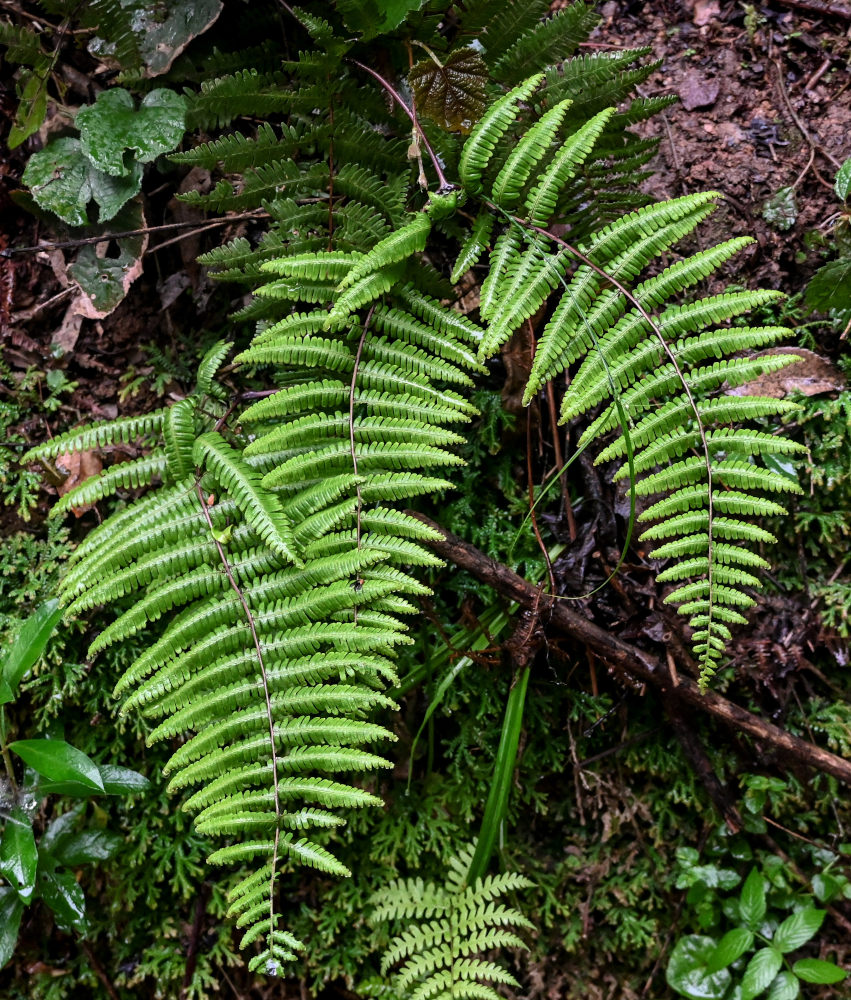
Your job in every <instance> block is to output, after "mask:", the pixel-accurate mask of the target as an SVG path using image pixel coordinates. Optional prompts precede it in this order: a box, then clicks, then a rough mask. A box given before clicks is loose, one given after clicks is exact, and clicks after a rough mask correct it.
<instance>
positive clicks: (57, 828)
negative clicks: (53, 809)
mask: <svg viewBox="0 0 851 1000" xmlns="http://www.w3.org/2000/svg"><path fill="white" fill-rule="evenodd" d="M85 808H86V807H85V804H84V803H82V802H81V803H79V804H78V805H76V806H74V808H73V809H69V810H68V812H64V813H62V815H61V816H57V817H56V819H53V820H51V821H50V824H49V825H48V827H47V829H46V830H45V831H44V833H43V835H42V837H41V840H40V841H39V844H38V851H39V854H40V856H41V860H42V862H44V859H45V857H46V856H47V855H48V854H50V853H52V851H53V848H54V846H55V845H56V844H57V843H58V842H59V841H60V840H61V839H62V838H63V837H67V836H69V835H70V834H71V833H72V832H73V830H74V825H75V823H76V822H77V820H78V819H79V818H80V815H81V814H82V812H83V810H84V809H85Z"/></svg>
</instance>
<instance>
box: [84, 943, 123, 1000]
mask: <svg viewBox="0 0 851 1000" xmlns="http://www.w3.org/2000/svg"><path fill="white" fill-rule="evenodd" d="M80 947H81V948H82V950H83V954H84V955H85V956H86V958H87V959H88V961H89V965H90V966H91V967H92V972H94V974H95V975H96V976H97V977H98V979H99V980H100V981H101V983H103V988H104V989H105V990H106V992H107V993H108V994H109V997H110V1000H121V997H120V996H119V995H118V990H117V989H116V988H115V986H113V984H112V980H111V979H110V978H109V976H108V975H107V974H106V969H104V967H103V966H102V965H101V963H100V961H99V960H98V958H97V956H96V955H95V953H94V950H93V949H92V946H91V945H90V944H89V942H88V941H81V942H80Z"/></svg>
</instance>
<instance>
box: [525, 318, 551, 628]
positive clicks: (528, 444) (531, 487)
mask: <svg viewBox="0 0 851 1000" xmlns="http://www.w3.org/2000/svg"><path fill="white" fill-rule="evenodd" d="M529 338H530V340H531V342H532V360H533V361H534V359H535V331H534V330H533V329H532V324H531V323H530V324H529ZM526 481H527V483H528V488H529V517H530V519H531V521H532V530H533V531H534V532H535V538H536V540H537V542H538V548H539V549H540V550H541V552H542V553H543V555H544V562H545V563H546V565H547V577H548V578H549V583H550V594H552V595H553V596H554V595H555V593H556V590H557V588H556V578H555V574H554V573H553V563H552V560H551V559H550V554H549V552H548V551H547V547H546V545H545V544H544V539H543V538H542V537H541V529H540V528H539V527H538V515H537V514H536V513H535V480H534V477H533V475H532V407H531V406H528V407H527V408H526ZM536 614H537V609H536Z"/></svg>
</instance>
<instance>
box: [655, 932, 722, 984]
mask: <svg viewBox="0 0 851 1000" xmlns="http://www.w3.org/2000/svg"><path fill="white" fill-rule="evenodd" d="M715 944H716V943H715V940H714V938H711V937H704V936H702V935H699V934H689V935H688V936H687V937H684V938H680V940H679V941H677V943H676V945H675V946H674V950H673V951H672V952H671V957H670V959H669V960H668V968H667V970H666V973H665V975H666V978H667V980H668V985H669V986H670V987H671V988H672V989H674V990H676V991H677V993H679V994H680V995H681V996H684V997H687V998H688V1000H723V997H724V996H725V994H726V992H727V988H728V987H729V985H730V979H731V977H730V973H729V972H728V971H727V969H721V970H719V971H718V972H713V973H709V972H707V970H706V967H707V963H708V962H709V959H710V957H711V956H712V953H713V952H714V951H715Z"/></svg>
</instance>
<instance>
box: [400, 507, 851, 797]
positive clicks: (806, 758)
mask: <svg viewBox="0 0 851 1000" xmlns="http://www.w3.org/2000/svg"><path fill="white" fill-rule="evenodd" d="M411 513H413V512H411ZM414 516H416V517H418V518H419V519H420V520H421V521H423V522H424V523H425V524H427V525H429V527H431V528H434V529H436V530H437V531H439V532H440V533H441V535H442V536H443V538H442V539H441V540H440V541H429V542H427V544H428V545H429V546H430V548H432V549H433V550H434V552H435V553H436V554H437V555H439V556H440V557H441V558H443V559H446V560H447V561H448V562H451V563H454V564H455V565H456V566H458V567H459V568H460V569H464V570H466V571H467V572H468V573H470V574H472V575H473V576H474V577H476V579H477V580H480V581H481V582H482V583H486V584H488V585H489V586H491V587H493V588H494V590H496V591H497V593H499V594H501V595H502V596H503V597H506V598H508V599H510V600H512V601H516V602H517V604H519V605H520V607H522V608H532V607H534V606H535V605H536V603H538V604H539V605H540V606H541V617H542V620H543V621H544V623H545V625H547V626H548V627H551V628H556V629H559V630H560V631H562V632H564V633H565V634H566V635H568V636H570V637H571V638H572V639H574V640H575V641H577V642H579V643H581V644H582V645H583V646H585V647H586V648H587V649H590V650H592V651H593V652H594V653H595V654H596V655H597V656H599V657H600V658H601V659H603V660H605V662H606V663H607V664H609V666H610V667H613V668H614V669H616V670H620V671H621V672H622V673H624V674H626V675H627V676H629V677H631V678H634V679H635V680H639V681H642V682H644V683H646V684H650V685H652V686H653V687H655V688H657V689H658V690H659V691H660V692H661V693H662V694H663V695H665V696H666V697H668V698H671V697H675V698H677V699H679V700H680V701H681V702H682V703H684V704H686V705H690V706H692V707H694V708H698V709H700V710H701V711H703V712H706V713H707V714H708V715H711V716H712V717H713V718H715V719H718V720H719V721H720V722H723V723H724V724H725V725H727V726H729V727H730V728H732V729H735V730H737V731H738V732H744V733H747V734H748V735H749V736H752V737H753V738H754V739H756V740H758V741H759V742H761V743H763V744H766V745H768V746H770V747H772V748H773V749H775V750H778V751H781V752H782V753H784V754H786V755H787V756H788V757H790V758H792V759H794V760H795V761H797V762H798V763H800V764H806V765H807V766H809V767H813V768H815V769H816V770H818V771H823V772H824V773H825V774H830V775H832V776H833V777H834V778H838V779H839V780H840V781H843V782H845V783H846V784H848V785H851V762H849V761H846V760H843V759H842V758H841V757H838V756H837V755H836V754H833V753H830V751H828V750H823V749H822V748H821V747H818V746H816V745H815V744H813V743H808V742H807V741H806V740H802V739H800V738H799V737H797V736H794V735H793V734H792V733H789V732H787V731H786V730H785V729H781V728H780V727H779V726H775V725H773V724H772V723H771V722H767V721H766V720H765V719H762V718H760V717H759V716H758V715H754V714H753V712H748V711H747V710H746V709H744V708H740V707H739V706H738V705H736V704H734V703H733V702H732V701H730V700H729V699H727V698H724V697H723V696H722V695H720V694H716V693H715V692H712V691H709V692H707V693H706V694H701V693H700V691H699V690H698V687H697V684H696V683H695V682H694V681H693V680H692V679H691V678H690V677H684V676H683V675H682V674H679V675H672V674H671V673H669V671H668V669H667V667H666V664H664V663H663V662H661V661H660V660H657V659H656V658H655V657H654V656H653V655H652V654H651V653H648V652H647V651H645V650H642V649H638V648H636V647H635V646H631V645H629V643H626V642H624V641H623V640H622V639H619V638H618V637H617V636H616V635H613V634H612V633H611V632H608V631H606V630H605V629H602V628H600V627H599V626H598V625H595V624H594V623H593V622H590V621H588V619H587V618H584V617H583V616H582V615H580V614H578V613H577V612H576V611H573V610H571V608H569V607H567V605H566V604H564V603H562V602H560V601H557V600H556V601H552V600H551V599H550V598H546V597H544V598H542V597H541V594H540V591H539V590H538V588H536V587H534V586H532V584H531V583H529V582H528V581H527V580H524V579H523V578H522V577H521V576H518V575H517V573H515V572H514V571H513V570H511V569H509V568H508V567H507V566H503V565H502V564H501V563H498V562H495V561H494V560H493V559H491V558H490V557H489V556H486V555H485V554H484V553H483V552H481V551H480V550H479V549H477V548H476V547H475V546H473V545H470V544H469V542H465V541H464V540H463V539H461V538H458V537H457V536H456V535H453V534H451V533H450V532H448V531H446V530H445V529H444V528H442V527H441V526H440V525H439V524H436V523H435V522H434V521H432V520H431V519H430V518H428V517H425V516H424V515H423V514H415V515H414Z"/></svg>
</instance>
